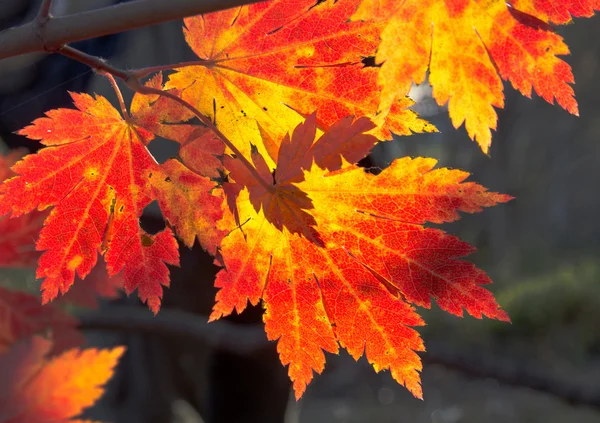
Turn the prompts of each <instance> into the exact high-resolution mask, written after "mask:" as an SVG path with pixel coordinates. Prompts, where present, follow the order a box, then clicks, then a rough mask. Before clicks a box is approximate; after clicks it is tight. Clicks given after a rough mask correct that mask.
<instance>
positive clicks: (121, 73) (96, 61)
mask: <svg viewBox="0 0 600 423" xmlns="http://www.w3.org/2000/svg"><path fill="white" fill-rule="evenodd" d="M58 53H59V54H61V55H63V56H66V57H68V58H70V59H73V60H76V61H78V62H80V63H83V64H86V65H88V66H89V67H91V68H92V69H94V70H95V71H96V72H98V73H100V74H103V75H111V76H113V77H116V78H119V79H121V80H123V81H124V82H125V84H126V85H127V86H128V87H129V88H131V89H132V90H133V91H135V92H138V93H140V94H150V95H160V96H163V97H167V98H170V99H171V100H173V101H176V102H177V103H179V104H181V105H182V106H183V107H185V108H186V109H188V110H189V111H191V112H192V113H193V114H194V115H195V116H196V117H197V118H198V119H200V121H201V122H202V123H203V124H204V125H206V126H207V127H208V128H209V129H210V130H212V131H213V132H214V133H215V134H216V135H217V136H218V137H219V139H220V140H221V142H222V143H223V144H225V145H226V146H227V147H228V148H229V149H230V150H231V151H232V152H233V153H234V154H235V155H236V158H237V159H238V160H240V161H241V162H242V163H243V164H244V166H246V167H247V168H248V170H249V171H250V173H252V176H254V177H255V178H256V180H257V181H258V182H259V183H260V184H261V185H262V186H263V188H264V189H266V190H267V191H268V192H274V190H275V188H274V187H273V185H271V184H269V183H268V182H267V181H265V180H264V179H263V178H262V176H261V175H260V173H258V171H257V170H256V168H255V167H254V166H253V165H252V163H250V161H248V159H247V158H246V157H244V155H243V154H242V153H241V151H240V150H239V149H238V148H237V147H236V146H235V145H233V143H232V142H231V141H230V140H229V139H228V138H227V137H226V136H225V134H223V133H222V132H221V131H220V130H219V129H218V128H217V127H216V125H215V124H214V123H213V122H212V121H211V120H210V119H209V118H208V117H207V116H206V115H204V114H202V113H201V112H200V111H199V110H198V109H196V108H195V107H194V106H192V105H191V104H190V103H188V102H187V101H185V100H184V99H182V98H180V97H177V96H176V95H174V94H173V93H170V92H168V91H163V90H159V89H157V88H152V87H147V86H145V85H142V84H141V83H140V80H139V77H138V73H137V72H138V71H125V70H122V69H119V68H116V67H114V66H112V65H110V64H109V63H107V62H106V61H104V60H102V59H101V58H99V57H96V56H91V55H89V54H87V53H84V52H82V51H80V50H77V49H75V48H73V47H70V46H63V47H62V48H61V49H60V50H58ZM175 66H178V65H175ZM182 66H183V65H182ZM146 69H149V68H146ZM171 69H172V67H171ZM113 80H114V78H113ZM114 86H116V82H115V85H114ZM116 89H117V90H118V87H117V88H116ZM117 96H119V97H120V99H119V101H120V102H122V101H123V100H122V99H123V97H122V96H120V91H119V92H118V94H117ZM121 108H122V109H123V110H125V109H124V102H123V103H122V105H121ZM124 113H125V111H124ZM125 116H128V114H125Z"/></svg>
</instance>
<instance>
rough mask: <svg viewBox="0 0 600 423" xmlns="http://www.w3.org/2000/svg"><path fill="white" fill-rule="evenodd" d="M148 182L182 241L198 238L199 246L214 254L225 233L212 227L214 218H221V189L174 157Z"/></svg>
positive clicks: (214, 221)
mask: <svg viewBox="0 0 600 423" xmlns="http://www.w3.org/2000/svg"><path fill="white" fill-rule="evenodd" d="M219 164H220V166H221V167H222V164H221V163H220V162H219ZM213 169H215V168H213ZM150 183H151V185H152V187H153V188H154V191H153V193H154V196H155V198H156V199H157V200H158V204H159V205H160V208H161V210H162V212H163V215H164V217H165V219H167V221H168V222H169V223H170V224H171V225H173V226H174V227H175V228H177V235H178V236H179V238H180V239H181V240H182V241H183V243H184V244H185V245H187V246H188V247H192V245H193V244H194V240H195V239H196V238H198V241H199V242H200V245H201V246H202V248H204V249H205V250H206V251H208V252H209V253H211V254H213V255H214V254H216V250H217V247H218V246H219V243H220V242H221V239H223V236H225V232H223V231H220V230H216V229H215V227H216V224H217V221H219V220H220V219H221V218H222V217H223V212H222V210H221V203H222V202H223V193H222V190H220V189H218V188H216V184H215V183H214V182H212V181H211V180H210V179H208V178H207V177H204V176H201V175H200V174H198V173H197V172H194V171H192V170H190V169H189V168H188V167H186V166H185V165H183V163H182V162H180V161H179V160H177V159H170V160H167V161H166V162H165V163H163V164H162V165H161V166H160V171H159V172H156V173H153V174H152V176H151V178H150Z"/></svg>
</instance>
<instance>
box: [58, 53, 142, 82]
mask: <svg viewBox="0 0 600 423" xmlns="http://www.w3.org/2000/svg"><path fill="white" fill-rule="evenodd" d="M57 53H59V54H60V55H62V56H65V57H68V58H69V59H73V60H76V61H77V62H80V63H83V64H85V65H88V66H89V67H90V68H92V69H93V70H95V71H96V72H98V73H107V74H110V75H112V76H114V77H116V78H119V79H122V80H123V81H125V82H126V83H127V80H128V79H129V78H130V75H129V73H128V72H126V71H124V70H121V69H119V68H116V67H114V66H112V65H110V64H109V63H107V62H106V61H105V60H102V59H101V58H99V57H96V56H92V55H89V54H87V53H84V52H83V51H80V50H77V49H74V48H73V47H71V46H62V47H61V48H60V49H59V50H58V51H57Z"/></svg>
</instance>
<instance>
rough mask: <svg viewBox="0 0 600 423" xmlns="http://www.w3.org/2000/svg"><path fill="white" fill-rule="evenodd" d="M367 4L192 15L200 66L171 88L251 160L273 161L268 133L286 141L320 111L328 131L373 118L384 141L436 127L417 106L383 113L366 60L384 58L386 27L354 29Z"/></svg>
mask: <svg viewBox="0 0 600 423" xmlns="http://www.w3.org/2000/svg"><path fill="white" fill-rule="evenodd" d="M358 3H359V0H339V1H333V0H325V1H315V0H272V1H269V2H263V3H258V4H253V5H248V6H243V7H240V8H236V9H230V10H225V11H222V12H218V13H211V14H207V15H203V16H196V17H192V18H187V19H185V30H184V33H185V37H186V40H187V42H188V44H189V45H190V46H191V48H192V49H193V50H194V52H195V53H196V54H197V55H198V57H199V58H200V61H199V62H198V63H197V66H186V67H184V68H181V69H178V71H177V72H176V73H175V74H172V75H170V76H169V82H168V83H167V87H176V88H178V89H180V90H183V98H184V99H185V100H187V101H189V102H190V103H191V104H192V105H194V106H195V107H197V108H198V109H199V110H200V111H201V112H202V113H204V114H205V115H207V116H210V117H211V118H212V119H213V121H214V122H215V123H216V124H217V126H218V127H219V129H220V130H221V131H222V132H224V133H225V135H227V136H228V137H229V138H230V139H231V140H232V141H233V142H234V143H235V144H236V146H237V147H238V148H239V149H241V150H242V152H243V153H244V154H245V155H246V156H249V153H250V151H249V149H248V146H249V145H250V144H249V143H252V144H254V145H256V146H257V148H258V149H259V151H260V153H261V154H262V155H263V156H264V157H265V159H266V160H267V161H269V160H270V158H273V160H275V158H276V157H277V146H276V145H273V146H270V147H271V148H269V146H263V142H262V139H261V137H260V134H259V128H260V130H261V131H263V132H266V133H267V134H269V137H270V138H271V139H274V140H277V141H279V140H281V139H282V138H283V136H284V135H285V134H286V133H287V132H288V131H290V130H292V129H293V128H294V127H296V125H297V124H298V123H300V122H301V121H302V116H308V115H310V114H311V113H313V112H315V111H317V117H318V121H319V123H320V125H321V126H322V127H323V128H327V127H329V126H330V125H332V124H333V123H334V122H336V121H337V120H339V119H340V118H342V117H344V116H348V115H355V116H363V115H367V116H371V117H373V118H374V119H376V121H377V123H378V128H377V130H376V131H375V133H376V134H377V135H378V136H379V137H380V138H387V139H389V138H390V133H389V131H392V132H394V133H397V134H401V135H406V134H410V133H412V131H414V132H422V131H432V130H434V128H433V127H432V126H431V125H429V124H427V123H426V122H424V121H422V120H420V119H418V118H417V116H416V115H415V114H414V113H413V112H412V111H410V110H407V107H408V106H410V105H411V104H412V102H411V101H410V100H409V99H402V100H400V101H398V102H395V103H394V104H393V107H392V108H391V111H390V112H389V113H386V114H379V115H377V116H376V113H377V107H378V103H379V94H380V93H379V87H378V86H377V82H376V80H377V71H378V69H377V68H375V67H365V66H364V64H363V63H362V60H363V59H365V58H366V57H367V56H372V55H373V54H374V53H375V49H376V47H377V44H378V42H379V36H380V31H381V29H382V25H381V24H379V23H375V24H372V23H356V22H355V23H351V22H348V19H349V17H350V16H351V14H352V12H353V11H354V10H355V9H356V7H357V6H358ZM267 153H268V154H267Z"/></svg>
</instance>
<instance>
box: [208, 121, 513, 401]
mask: <svg viewBox="0 0 600 423" xmlns="http://www.w3.org/2000/svg"><path fill="white" fill-rule="evenodd" d="M316 125H317V123H316V119H310V118H309V119H307V121H306V123H304V124H301V125H300V126H299V127H298V128H296V130H295V131H294V132H293V134H292V135H291V137H288V138H286V139H284V140H283V141H282V142H281V148H280V150H279V156H278V162H277V168H275V169H274V170H273V172H272V174H273V175H274V176H273V177H272V179H267V178H266V176H267V175H269V174H270V171H271V169H267V170H268V172H267V170H260V168H261V167H263V166H264V165H263V164H261V165H260V166H258V165H257V166H256V169H257V172H258V173H259V175H260V176H261V177H262V178H263V181H262V182H261V183H252V181H251V180H250V172H247V173H240V172H238V169H237V168H236V166H237V167H239V166H238V165H233V168H234V171H233V172H232V173H231V175H230V176H231V177H232V179H233V180H235V183H237V184H240V185H241V186H243V187H244V189H243V190H241V191H240V192H239V194H238V197H237V201H236V206H237V208H236V209H237V211H238V213H239V222H241V225H239V224H237V223H236V219H235V217H234V214H233V213H232V212H231V211H229V210H228V211H227V212H226V214H225V218H224V220H223V221H222V222H221V223H220V227H221V228H223V229H228V230H230V233H229V235H228V236H227V237H225V238H224V240H223V242H222V246H221V253H222V257H223V265H224V267H225V269H223V270H222V271H220V272H219V274H218V275H217V279H216V286H217V287H218V288H220V291H219V292H218V293H217V302H216V305H215V307H214V310H213V313H212V315H211V320H215V319H218V318H220V317H221V316H224V315H228V314H230V313H232V312H233V310H234V309H235V310H237V312H241V311H242V310H243V309H244V308H245V307H246V304H247V302H248V301H250V303H252V304H257V303H258V301H259V300H260V299H262V300H263V301H264V305H265V308H266V314H265V317H264V320H265V328H266V331H267V336H268V338H269V339H271V340H275V339H279V343H278V351H279V354H280V357H281V360H282V362H283V363H284V364H289V375H290V378H291V379H292V381H293V382H294V389H295V391H296V396H297V397H300V396H301V395H302V393H303V392H304V390H305V388H306V385H307V384H308V383H309V382H310V381H311V379H312V375H313V370H314V371H316V372H318V373H320V372H321V371H322V370H323V368H324V365H325V356H324V354H323V351H329V352H337V351H338V344H339V345H341V346H342V347H344V348H346V349H347V350H348V352H349V353H350V354H351V355H352V356H353V357H354V358H355V359H358V358H359V357H360V356H362V355H363V354H366V356H367V359H368V361H369V362H370V363H371V364H372V365H373V367H374V368H375V370H377V371H379V370H384V369H389V370H390V371H391V373H392V376H393V377H394V379H395V380H396V381H398V382H399V383H401V384H403V385H405V386H406V387H407V388H408V389H409V390H410V391H411V392H412V393H413V394H414V395H415V396H417V397H421V395H422V392H421V385H420V378H419V373H418V372H419V371H420V370H421V361H420V359H419V357H418V355H417V354H416V352H417V351H423V350H424V346H423V342H422V341H421V339H420V337H419V335H418V333H417V332H416V331H415V330H414V329H413V328H412V327H414V326H419V325H422V324H423V321H422V319H421V318H420V317H419V315H418V314H417V313H416V311H415V309H414V308H413V307H412V306H411V305H410V304H414V305H418V306H424V307H430V306H431V298H434V299H435V300H436V302H437V304H438V305H439V306H440V307H441V308H442V309H444V310H446V311H448V312H450V313H452V314H455V315H459V316H462V314H463V310H466V311H467V312H468V313H469V314H471V315H472V316H474V317H477V318H481V317H482V316H487V317H490V318H496V319H500V320H508V316H507V315H506V313H505V312H504V311H503V310H501V309H500V307H499V306H498V304H497V303H496V301H495V300H494V298H493V296H492V294H491V293H490V292H489V291H487V290H486V289H484V288H483V286H482V285H485V284H489V283H490V282H491V281H490V279H489V278H488V277H487V276H486V275H485V273H484V272H483V271H481V270H479V269H477V268H476V267H475V266H474V265H473V264H471V263H469V262H466V261H462V260H458V259H459V258H460V257H463V256H466V255H468V254H470V253H471V252H473V248H472V247H470V246H469V245H468V244H466V243H464V242H462V241H460V240H458V239H457V238H455V237H452V236H450V235H447V234H445V233H444V232H443V231H441V230H438V229H432V228H426V227H424V226H423V224H424V223H426V222H432V223H442V222H451V221H454V220H456V219H458V218H459V214H458V212H459V211H462V212H468V213H475V212H479V211H481V210H482V208H483V207H489V206H493V205H495V204H496V203H498V202H504V201H508V200H509V199H510V197H509V196H505V195H500V194H496V193H492V192H488V191H487V190H486V189H485V188H483V187H481V186H480V185H478V184H475V183H473V182H464V180H465V179H466V178H467V177H468V174H467V173H466V172H462V171H458V170H450V169H444V168H442V169H433V167H434V166H435V164H436V161H435V160H433V159H425V158H417V159H411V158H403V159H400V160H396V161H394V162H393V163H392V164H391V165H390V167H388V168H387V169H384V170H383V171H382V172H381V173H380V174H379V175H373V174H370V173H366V172H365V171H364V169H362V168H359V167H357V166H356V165H351V164H349V163H348V162H347V160H352V161H356V160H359V159H360V158H361V157H363V156H364V155H366V154H367V153H368V151H369V150H370V148H371V146H372V145H373V144H374V143H375V142H376V139H375V137H373V136H372V135H366V134H364V133H363V131H367V130H369V126H368V125H367V124H366V123H365V122H364V121H363V120H361V119H358V120H354V121H353V120H352V119H348V118H347V119H345V120H343V121H341V122H339V123H338V124H335V125H333V126H332V130H331V131H332V132H325V133H324V134H323V135H322V136H320V137H318V138H317V139H316V141H315V134H316ZM334 135H335V136H334ZM357 137H358V139H357ZM369 138H370V139H369ZM347 145H352V146H353V149H347V148H346V146H347ZM258 155H259V153H255V157H254V163H255V164H258V163H260V159H259V157H258ZM233 161H234V158H231V160H229V161H225V165H226V167H228V168H231V167H232V164H231V163H229V162H233ZM240 175H241V176H240ZM236 177H238V178H239V181H238V180H237V179H236ZM266 183H270V184H271V185H272V186H271V187H266V186H264V184H266ZM280 185H283V186H280ZM289 192H293V193H294V195H293V196H292V195H288V193H289ZM297 198H301V199H302V201H296V199H297ZM273 204H276V205H278V208H275V207H274V206H273ZM224 207H227V206H224ZM274 209H275V210H278V211H279V212H278V213H274V212H273V210H274ZM309 219H312V221H309ZM299 227H301V228H306V227H308V228H310V232H309V233H308V234H307V232H306V231H304V230H297V229H298V228H299ZM316 236H318V239H319V242H315V239H314V238H315V237H316Z"/></svg>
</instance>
